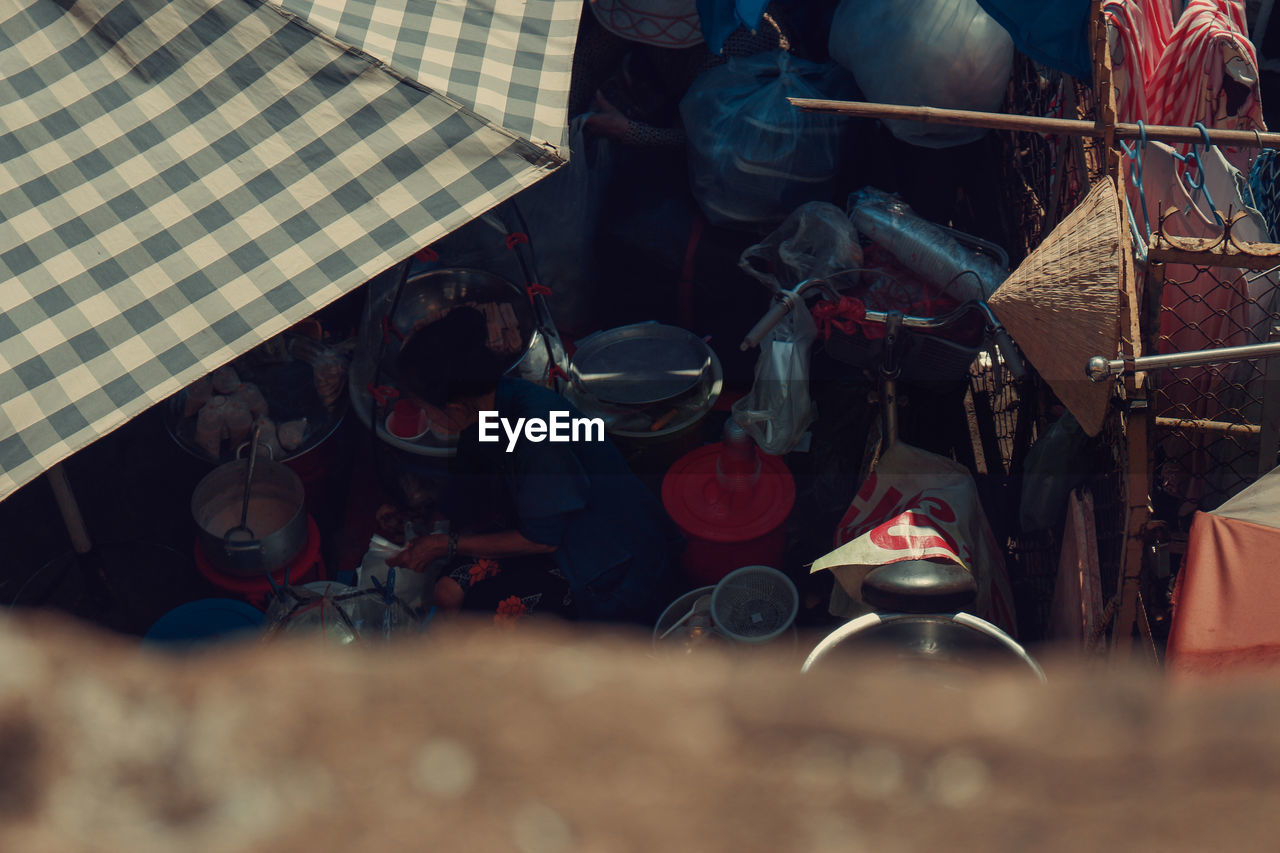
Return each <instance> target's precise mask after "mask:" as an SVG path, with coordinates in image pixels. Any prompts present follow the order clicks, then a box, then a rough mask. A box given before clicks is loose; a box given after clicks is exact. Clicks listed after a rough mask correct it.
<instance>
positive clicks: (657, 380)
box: [569, 323, 711, 406]
mask: <svg viewBox="0 0 1280 853" xmlns="http://www.w3.org/2000/svg"><path fill="white" fill-rule="evenodd" d="M710 367H711V349H710V348H709V347H708V346H707V345H706V343H705V342H704V341H703V340H702V339H701V338H699V337H698V336H697V335H695V334H693V333H692V332H689V331H687V330H685V329H680V328H677V327H675V326H664V325H661V324H659V323H637V324H635V325H631V326H622V327H620V328H617V329H610V330H608V331H605V332H597V333H596V334H594V335H592V336H590V337H588V338H586V339H585V340H583V341H581V342H579V344H578V350H577V352H575V353H574V355H573V360H572V362H571V363H570V370H569V375H570V377H571V379H572V380H573V382H574V383H575V384H576V385H578V387H579V388H580V389H581V390H583V391H585V392H586V393H588V394H590V395H591V396H592V397H595V398H596V399H597V400H600V401H601V402H604V403H614V404H617V405H623V406H647V405H651V404H653V403H659V402H661V401H663V400H670V399H672V398H674V397H679V396H680V395H681V394H684V393H685V392H687V391H690V390H692V389H693V388H694V386H696V385H697V384H698V383H699V382H701V381H702V379H703V377H704V376H705V375H706V373H707V371H708V370H709V369H710Z"/></svg>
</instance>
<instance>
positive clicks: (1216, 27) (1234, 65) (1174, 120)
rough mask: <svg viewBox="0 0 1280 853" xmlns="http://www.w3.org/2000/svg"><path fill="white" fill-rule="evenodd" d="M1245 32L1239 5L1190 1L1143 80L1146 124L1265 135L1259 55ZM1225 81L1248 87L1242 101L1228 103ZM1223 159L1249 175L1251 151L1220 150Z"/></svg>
mask: <svg viewBox="0 0 1280 853" xmlns="http://www.w3.org/2000/svg"><path fill="white" fill-rule="evenodd" d="M1247 32H1248V27H1247V24H1246V23H1245V14H1244V3H1243V2H1239V0H1191V2H1189V3H1188V4H1187V8H1186V10H1185V11H1184V12H1183V13H1182V17H1181V18H1180V19H1179V20H1178V22H1177V25H1176V26H1175V27H1174V28H1173V33H1172V34H1171V35H1170V38H1169V42H1168V44H1167V45H1166V46H1165V49H1164V52H1163V54H1162V55H1161V57H1160V62H1159V63H1158V64H1157V65H1156V68H1155V71H1154V73H1153V74H1152V76H1151V77H1149V78H1147V80H1146V94H1147V106H1148V107H1149V109H1150V116H1149V117H1148V118H1146V119H1145V121H1147V122H1148V123H1149V124H1171V125H1179V126H1183V127H1186V126H1189V125H1192V124H1195V123H1196V122H1203V123H1204V125H1205V127H1219V128H1226V129H1230V130H1266V124H1265V123H1264V121H1263V118H1262V99H1261V96H1260V94H1259V92H1258V55H1257V51H1256V50H1255V49H1254V47H1253V44H1252V43H1251V42H1250V41H1249V37H1248V36H1247V35H1246V33H1247ZM1229 79H1234V80H1235V81H1236V82H1238V83H1240V84H1241V85H1243V86H1245V87H1247V94H1246V95H1245V96H1244V97H1243V99H1239V98H1238V95H1237V96H1234V97H1233V95H1232V93H1231V91H1230V89H1229V87H1228V85H1227V81H1228V80H1229ZM1237 91H1238V90H1237ZM1183 148H1184V150H1185V146H1183ZM1224 153H1225V154H1226V155H1227V159H1228V160H1230V161H1231V162H1232V164H1233V165H1235V166H1236V167H1238V168H1240V169H1241V170H1243V171H1245V172H1246V173H1247V172H1248V169H1249V162H1250V160H1251V159H1252V156H1253V151H1252V150H1232V149H1224Z"/></svg>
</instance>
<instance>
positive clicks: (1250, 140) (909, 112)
mask: <svg viewBox="0 0 1280 853" xmlns="http://www.w3.org/2000/svg"><path fill="white" fill-rule="evenodd" d="M787 100H788V101H790V102H791V104H792V106H794V107H797V108H799V109H801V110H804V111H805V112H821V113H837V114H839V115H847V116H854V117H858V118H887V119H900V120H902V121H922V122H926V123H930V124H956V125H963V126H966V127H985V128H988V129H990V130H1017V131H1023V132H1025V133H1048V134H1053V133H1062V134H1068V135H1071V136H1093V137H1096V138H1098V139H1105V138H1106V135H1107V133H1106V127H1105V126H1103V125H1099V124H1096V123H1094V122H1091V121H1083V120H1080V119H1069V118H1041V117H1039V116H1020V115H1009V114H1007V113H983V112H976V111H974V110H946V109H942V108H941V107H903V106H897V105H895V104H869V103H865V102H863V101H830V100H825V99H822V98H787ZM1144 128H1145V130H1146V137H1147V139H1150V140H1153V141H1158V142H1171V143H1182V142H1203V141H1204V136H1203V135H1201V133H1200V129H1199V128H1196V127H1175V126H1173V125H1167V124H1149V125H1144ZM1208 134H1209V142H1211V143H1212V144H1214V145H1231V146H1240V147H1245V148H1269V147H1271V148H1280V133H1271V132H1263V131H1253V130H1222V129H1220V128H1212V127H1211V128H1209V129H1208ZM1140 135H1141V133H1140V131H1139V128H1138V125H1136V124H1128V123H1125V122H1117V123H1116V125H1115V136H1116V138H1117V139H1137V138H1139V136H1140Z"/></svg>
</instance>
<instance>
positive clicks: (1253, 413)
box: [1151, 263, 1280, 529]
mask: <svg viewBox="0 0 1280 853" xmlns="http://www.w3.org/2000/svg"><path fill="white" fill-rule="evenodd" d="M1277 278H1280V275H1278V274H1277V272H1276V271H1270V272H1267V273H1255V272H1250V271H1247V270H1242V269H1239V268H1235V267H1224V266H1217V265H1209V264H1203V265H1198V264H1185V263H1182V264H1172V263H1170V264H1166V265H1164V267H1163V281H1162V282H1161V283H1160V287H1161V290H1160V309H1159V334H1158V343H1157V351H1158V352H1187V351H1191V350H1206V349H1217V348H1221V347H1227V346H1240V345H1245V344H1257V343H1266V342H1268V341H1271V340H1273V339H1274V338H1275V332H1274V331H1273V330H1274V329H1275V328H1276V326H1277V324H1280V298H1278V297H1280V291H1278V290H1277ZM1267 364H1268V363H1267V361H1266V360H1261V359H1259V360H1253V361H1240V362H1236V363H1230V364H1211V365H1205V366H1199V367H1184V368H1178V369H1172V370H1164V371H1158V372H1156V373H1154V374H1153V375H1152V377H1151V378H1152V382H1153V385H1154V388H1155V395H1154V408H1155V417H1156V427H1157V433H1156V442H1155V448H1154V449H1155V458H1154V460H1153V461H1154V465H1155V467H1154V472H1153V473H1154V483H1153V484H1152V485H1153V495H1152V496H1153V501H1154V506H1155V510H1156V513H1157V515H1158V516H1159V517H1161V518H1162V520H1164V521H1166V522H1167V523H1170V524H1172V525H1173V526H1174V527H1175V529H1178V528H1185V526H1186V525H1187V524H1189V522H1190V517H1191V515H1192V514H1193V512H1194V511H1195V510H1206V511H1207V510H1211V509H1214V508H1216V507H1217V506H1219V505H1221V504H1222V503H1223V502H1224V501H1226V500H1227V499H1228V498H1230V497H1231V496H1232V495H1235V494H1236V493H1238V492H1239V491H1241V490H1242V489H1243V488H1245V487H1246V486H1248V485H1249V484H1250V483H1252V482H1253V481H1254V480H1255V479H1257V477H1258V474H1259V472H1260V471H1264V470H1269V469H1270V468H1271V467H1272V466H1273V465H1274V463H1275V459H1274V458H1271V459H1260V457H1259V454H1260V452H1261V448H1262V432H1263V423H1264V400H1265V398H1266V397H1267V396H1268V392H1269V391H1270V389H1271V388H1272V386H1273V385H1275V384H1276V383H1277V382H1280V378H1277V376H1276V370H1274V369H1273V370H1271V371H1270V373H1271V376H1270V378H1268V369H1267Z"/></svg>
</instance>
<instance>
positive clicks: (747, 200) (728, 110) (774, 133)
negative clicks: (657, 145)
mask: <svg viewBox="0 0 1280 853" xmlns="http://www.w3.org/2000/svg"><path fill="white" fill-rule="evenodd" d="M845 76H846V75H845V73H844V72H843V71H842V70H840V69H838V68H836V67H835V66H834V65H827V66H822V65H816V64H814V63H812V62H808V61H806V60H803V59H797V58H796V57H794V56H791V55H790V54H788V53H785V52H783V51H780V50H774V51H765V52H763V53H757V54H753V55H751V56H744V57H733V58H731V59H730V60H729V61H728V62H727V63H725V64H724V65H718V66H716V67H714V68H711V69H710V70H708V71H706V72H704V73H703V74H702V75H700V76H699V77H698V79H697V80H695V81H694V82H693V85H692V86H690V87H689V91H688V92H687V93H686V94H685V96H684V99H683V100H682V101H681V102H680V117H681V119H682V120H683V122H684V126H685V132H686V134H687V135H688V137H689V177H690V180H691V183H692V189H693V195H694V198H695V199H696V200H697V202H698V205H699V206H700V207H701V208H702V212H703V213H704V214H705V215H706V217H707V219H708V220H709V221H710V222H711V223H712V224H713V225H720V226H727V227H736V228H749V229H761V230H763V229H766V228H772V227H773V226H775V225H777V224H778V223H779V222H781V221H782V220H783V219H784V218H785V217H786V216H787V214H789V213H790V212H791V211H793V210H794V209H795V208H796V207H798V206H799V205H801V204H803V203H804V202H806V201H813V200H817V199H823V198H825V197H826V196H827V195H828V193H829V189H830V182H831V180H832V179H833V178H834V177H835V176H836V173H837V171H838V170H839V167H840V154H841V149H842V147H843V142H844V131H845V127H846V125H847V122H846V120H845V119H844V118H843V117H841V116H835V115H827V114H822V113H806V112H802V111H801V110H798V109H796V108H795V107H793V106H791V104H790V103H789V102H788V101H787V98H788V97H801V98H830V97H839V96H841V95H843V94H845V91H846V85H847V84H845V83H842V82H841V79H842V78H843V77H845Z"/></svg>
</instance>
